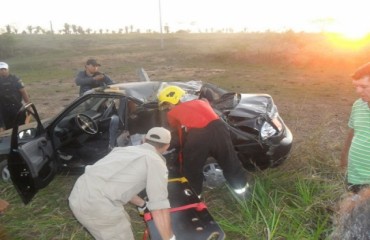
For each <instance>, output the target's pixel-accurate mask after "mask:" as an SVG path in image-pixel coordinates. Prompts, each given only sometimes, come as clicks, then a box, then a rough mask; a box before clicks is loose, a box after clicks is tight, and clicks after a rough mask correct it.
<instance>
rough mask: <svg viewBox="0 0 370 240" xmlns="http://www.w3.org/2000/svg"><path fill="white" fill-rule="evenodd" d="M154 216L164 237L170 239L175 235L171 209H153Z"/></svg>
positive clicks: (166, 239)
mask: <svg viewBox="0 0 370 240" xmlns="http://www.w3.org/2000/svg"><path fill="white" fill-rule="evenodd" d="M151 213H152V217H153V221H154V224H155V226H156V228H157V230H158V232H159V234H160V235H161V237H162V239H164V240H168V239H171V238H172V237H173V232H172V224H171V217H170V210H169V209H159V210H153V211H152V212H151Z"/></svg>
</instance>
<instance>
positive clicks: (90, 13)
mask: <svg viewBox="0 0 370 240" xmlns="http://www.w3.org/2000/svg"><path fill="white" fill-rule="evenodd" d="M159 2H160V3H161V13H162V15H161V16H162V25H163V26H164V25H168V26H169V27H170V29H171V31H176V30H178V29H184V30H186V29H189V30H192V31H193V32H198V29H202V30H203V31H204V29H211V28H213V29H214V30H216V29H221V28H233V29H234V30H236V31H239V30H244V29H246V30H247V31H266V30H272V31H285V30H289V29H292V30H295V31H307V32H317V31H321V30H325V31H337V32H342V33H346V34H349V35H354V36H355V35H361V34H364V33H367V32H368V31H369V30H370V29H369V27H368V23H369V22H370V14H369V13H368V10H367V6H368V1H367V0H351V1H348V0H310V1H307V0H305V1H303V0H258V1H257V0H253V1H251V0H187V1H180V0H121V1H117V0H105V1H96V0H90V1H85V0H74V1H72V0H65V1H50V0H32V1H25V0H12V1H6V2H3V3H2V9H3V10H2V12H1V18H0V28H2V29H5V26H6V25H11V26H14V27H16V28H18V29H25V28H26V26H28V25H32V26H41V27H42V28H44V29H50V22H52V23H53V28H54V30H58V29H61V28H63V25H64V23H69V24H75V25H78V26H82V27H83V28H85V29H86V28H91V29H94V30H98V29H111V30H118V29H119V28H124V27H125V26H130V25H133V26H134V28H135V29H136V28H140V29H141V30H142V31H145V30H146V29H152V30H156V31H159V26H160V24H159V19H160V17H159Z"/></svg>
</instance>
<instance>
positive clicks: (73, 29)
mask: <svg viewBox="0 0 370 240" xmlns="http://www.w3.org/2000/svg"><path fill="white" fill-rule="evenodd" d="M71 27H72V32H73V33H74V34H77V25H76V24H72V26H71Z"/></svg>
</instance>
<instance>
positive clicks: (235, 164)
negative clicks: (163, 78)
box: [158, 86, 249, 199]
mask: <svg viewBox="0 0 370 240" xmlns="http://www.w3.org/2000/svg"><path fill="white" fill-rule="evenodd" d="M184 95H185V91H184V90H183V89H181V88H180V87H177V86H168V87H166V88H164V89H163V90H161V91H160V92H159V94H158V101H159V105H160V106H162V107H163V108H169V109H170V110H169V112H168V113H167V120H168V124H169V125H170V126H171V127H173V128H177V129H178V131H179V134H180V135H181V134H182V131H183V129H185V137H184V142H183V143H182V146H181V147H182V157H183V165H182V171H183V174H184V176H185V177H186V178H187V179H188V180H189V183H190V185H191V186H192V187H193V188H194V190H195V191H196V193H197V194H201V192H202V187H203V166H204V165H205V163H206V160H207V158H208V157H209V156H212V157H214V158H215V159H216V161H217V163H218V164H219V166H220V167H221V168H222V170H223V173H224V176H225V179H226V180H227V181H228V183H229V184H230V185H231V187H232V188H233V189H234V191H235V192H236V193H237V194H238V196H239V197H241V198H242V199H243V198H245V197H247V194H248V190H249V183H248V181H247V174H248V173H247V171H246V170H245V169H244V168H243V166H242V163H241V162H240V160H239V158H238V156H237V154H236V152H235V149H234V146H233V144H232V141H231V136H230V132H229V130H228V129H227V127H226V126H225V124H224V123H223V122H222V120H220V118H219V116H218V115H217V114H216V113H215V112H214V111H213V109H212V107H211V106H210V104H209V103H208V101H207V100H205V99H204V100H201V99H196V100H191V101H187V102H181V101H180V100H181V98H182V97H183V96H184ZM180 139H181V137H180Z"/></svg>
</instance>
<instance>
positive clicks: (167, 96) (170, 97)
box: [158, 86, 185, 105]
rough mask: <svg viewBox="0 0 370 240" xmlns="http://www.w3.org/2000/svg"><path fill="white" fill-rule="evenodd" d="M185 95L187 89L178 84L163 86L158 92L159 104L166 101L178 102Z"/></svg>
mask: <svg viewBox="0 0 370 240" xmlns="http://www.w3.org/2000/svg"><path fill="white" fill-rule="evenodd" d="M184 95H185V91H184V90H182V89H181V88H180V87H177V86H168V87H165V88H163V89H162V90H161V91H160V92H159V94H158V101H159V105H161V104H162V103H164V102H169V103H172V104H178V103H179V101H180V99H181V98H182V96H184Z"/></svg>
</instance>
